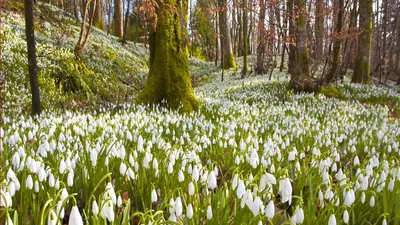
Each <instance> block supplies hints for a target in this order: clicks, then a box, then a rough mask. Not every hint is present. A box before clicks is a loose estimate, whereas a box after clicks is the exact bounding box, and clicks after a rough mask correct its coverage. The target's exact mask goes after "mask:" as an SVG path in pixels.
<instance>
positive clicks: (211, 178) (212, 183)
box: [207, 171, 217, 189]
mask: <svg viewBox="0 0 400 225" xmlns="http://www.w3.org/2000/svg"><path fill="white" fill-rule="evenodd" d="M207 187H208V188H210V189H215V188H216V187H217V177H216V176H215V173H214V171H211V172H210V173H209V175H208V182H207Z"/></svg>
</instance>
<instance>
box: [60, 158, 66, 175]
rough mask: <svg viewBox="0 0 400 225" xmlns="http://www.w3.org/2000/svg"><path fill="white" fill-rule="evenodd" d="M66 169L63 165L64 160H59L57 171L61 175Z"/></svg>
mask: <svg viewBox="0 0 400 225" xmlns="http://www.w3.org/2000/svg"><path fill="white" fill-rule="evenodd" d="M66 168H67V165H66V164H65V162H64V160H61V162H60V166H59V171H60V173H61V174H64V171H65V169H66Z"/></svg>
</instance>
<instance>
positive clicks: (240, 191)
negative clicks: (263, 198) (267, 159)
mask: <svg viewBox="0 0 400 225" xmlns="http://www.w3.org/2000/svg"><path fill="white" fill-rule="evenodd" d="M245 192H246V187H245V186H244V182H243V180H239V183H238V186H237V189H236V196H237V197H238V198H239V199H241V198H242V197H243V195H244V193H245Z"/></svg>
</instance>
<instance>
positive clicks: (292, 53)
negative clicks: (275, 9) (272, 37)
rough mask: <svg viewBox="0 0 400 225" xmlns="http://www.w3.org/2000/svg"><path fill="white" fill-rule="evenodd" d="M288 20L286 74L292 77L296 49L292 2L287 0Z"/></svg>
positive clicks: (292, 0)
mask: <svg viewBox="0 0 400 225" xmlns="http://www.w3.org/2000/svg"><path fill="white" fill-rule="evenodd" d="M287 8H288V15H289V16H288V19H289V60H288V72H289V73H290V75H294V73H295V66H296V48H295V46H294V44H293V43H294V39H295V29H296V28H295V23H294V21H295V19H294V9H293V8H294V0H287Z"/></svg>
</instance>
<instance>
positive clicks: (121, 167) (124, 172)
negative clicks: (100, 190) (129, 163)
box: [119, 162, 127, 176]
mask: <svg viewBox="0 0 400 225" xmlns="http://www.w3.org/2000/svg"><path fill="white" fill-rule="evenodd" d="M126 170H127V167H126V164H125V163H123V162H122V163H121V165H120V166H119V172H120V173H121V175H123V176H125V174H126Z"/></svg>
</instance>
